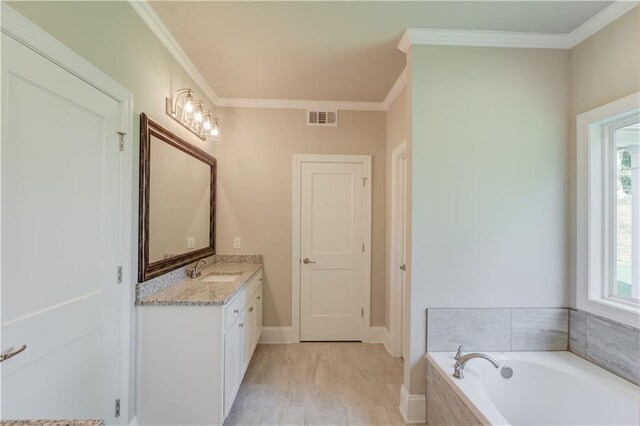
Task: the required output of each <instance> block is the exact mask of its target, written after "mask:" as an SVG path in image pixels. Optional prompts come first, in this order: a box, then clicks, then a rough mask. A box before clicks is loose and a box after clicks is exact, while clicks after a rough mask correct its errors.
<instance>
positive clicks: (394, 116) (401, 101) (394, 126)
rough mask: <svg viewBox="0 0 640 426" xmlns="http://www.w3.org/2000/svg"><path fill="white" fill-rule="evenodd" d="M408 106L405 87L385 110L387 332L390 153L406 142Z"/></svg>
mask: <svg viewBox="0 0 640 426" xmlns="http://www.w3.org/2000/svg"><path fill="white" fill-rule="evenodd" d="M408 107H409V105H408V104H407V88H406V86H405V87H404V88H403V89H402V90H401V91H400V93H399V94H398V96H397V97H396V99H395V100H394V101H393V103H392V104H391V105H390V106H389V109H388V110H387V150H386V155H387V167H386V175H387V181H386V184H387V185H386V188H387V190H386V191H387V209H386V222H385V224H386V240H387V244H386V275H385V301H386V303H385V317H384V325H385V327H387V330H389V329H390V325H391V319H390V315H391V309H390V304H389V302H390V297H391V280H392V278H391V273H392V271H391V249H392V248H391V163H392V158H391V153H392V151H393V150H394V149H395V148H396V147H397V146H398V145H400V144H401V143H402V142H404V141H408V140H409V137H410V134H411V129H410V127H409V117H408V114H409V109H408Z"/></svg>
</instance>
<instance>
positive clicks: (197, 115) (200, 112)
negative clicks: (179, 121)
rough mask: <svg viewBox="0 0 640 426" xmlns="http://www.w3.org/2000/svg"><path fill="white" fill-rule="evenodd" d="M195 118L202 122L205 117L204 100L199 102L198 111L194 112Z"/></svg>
mask: <svg viewBox="0 0 640 426" xmlns="http://www.w3.org/2000/svg"><path fill="white" fill-rule="evenodd" d="M193 119H194V120H196V121H197V122H198V123H202V120H203V119H204V111H203V109H202V102H198V106H197V107H196V112H195V113H194V114H193Z"/></svg>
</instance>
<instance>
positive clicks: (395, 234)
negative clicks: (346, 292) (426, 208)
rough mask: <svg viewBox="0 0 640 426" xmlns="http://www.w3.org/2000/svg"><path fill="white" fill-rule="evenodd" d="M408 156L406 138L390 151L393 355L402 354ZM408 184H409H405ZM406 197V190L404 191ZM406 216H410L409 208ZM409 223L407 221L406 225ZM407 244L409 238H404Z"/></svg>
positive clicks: (390, 306) (390, 333) (391, 333)
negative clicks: (402, 268) (405, 166)
mask: <svg viewBox="0 0 640 426" xmlns="http://www.w3.org/2000/svg"><path fill="white" fill-rule="evenodd" d="M405 158H407V141H406V140H405V141H403V142H402V143H400V144H399V145H398V146H396V147H395V148H394V149H393V151H392V152H391V259H390V263H389V265H390V269H391V270H390V271H389V285H390V292H389V295H390V297H389V308H390V309H389V322H390V324H389V335H390V338H389V340H390V349H391V355H392V356H394V357H400V356H402V329H403V326H402V317H403V315H402V310H403V309H402V303H403V300H402V287H401V286H400V285H399V284H400V283H401V282H402V271H400V266H402V253H401V251H400V250H399V249H398V245H399V242H400V240H401V239H402V238H401V234H402V232H403V229H402V217H401V214H402V208H401V206H400V203H401V200H400V193H401V191H403V190H404V189H403V188H402V187H401V185H402V183H403V181H402V176H401V174H402V173H403V169H402V160H403V159H405ZM405 187H406V186H405ZM405 197H406V194H405ZM404 216H405V217H404V220H405V221H406V220H407V215H406V212H405V214H404ZM405 226H406V225H405ZM405 248H406V241H405Z"/></svg>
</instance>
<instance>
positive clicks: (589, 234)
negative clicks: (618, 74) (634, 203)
mask: <svg viewBox="0 0 640 426" xmlns="http://www.w3.org/2000/svg"><path fill="white" fill-rule="evenodd" d="M639 115H640V93H635V94H633V95H630V96H627V97H625V98H622V99H619V100H617V101H614V102H612V103H610V104H607V105H604V106H602V107H599V108H596V109H593V110H591V111H587V112H585V113H582V114H580V115H578V117H577V133H576V136H577V184H578V185H577V200H576V201H577V206H576V213H577V222H576V225H577V239H576V282H575V285H576V307H577V308H578V309H581V310H584V311H586V312H590V313H592V314H595V315H599V316H602V317H605V318H608V319H611V320H614V321H617V322H620V323H623V324H626V325H630V326H633V327H639V326H640V305H639V304H638V303H637V302H635V301H633V300H630V299H626V298H620V297H616V296H615V295H613V294H612V293H611V290H612V287H611V285H612V281H611V280H612V279H616V277H615V276H614V274H615V271H616V269H615V268H616V264H615V262H616V258H615V254H616V251H615V250H616V228H615V226H616V208H617V205H614V204H615V198H612V194H613V197H615V194H616V192H615V191H616V188H615V184H616V175H615V173H616V170H617V169H616V167H617V166H616V163H615V161H616V157H615V155H613V154H614V153H615V151H614V150H615V147H612V144H613V143H614V141H613V140H612V134H613V132H615V129H617V128H620V127H624V125H626V124H625V123H629V124H630V123H631V122H635V120H636V119H637V117H638V116H639Z"/></svg>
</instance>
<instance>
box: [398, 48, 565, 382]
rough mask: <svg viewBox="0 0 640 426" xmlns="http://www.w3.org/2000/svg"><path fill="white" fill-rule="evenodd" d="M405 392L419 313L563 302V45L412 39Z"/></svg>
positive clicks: (416, 368)
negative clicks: (446, 44)
mask: <svg viewBox="0 0 640 426" xmlns="http://www.w3.org/2000/svg"><path fill="white" fill-rule="evenodd" d="M412 55H413V58H412V75H411V79H412V85H413V90H412V123H413V124H412V139H413V143H412V149H413V157H412V159H413V208H412V216H413V242H412V256H413V258H414V259H420V261H419V262H414V263H413V266H412V287H411V292H412V293H411V314H410V315H411V335H412V340H411V348H410V353H409V357H408V358H409V359H410V362H411V363H412V365H411V383H410V391H411V393H422V392H424V369H423V362H422V360H423V357H424V353H425V350H426V341H425V333H426V315H425V308H433V307H513V306H518V307H561V306H567V304H568V302H569V297H568V285H567V282H568V274H569V268H568V264H569V262H568V243H569V242H568V237H567V232H566V230H567V226H568V225H567V217H568V215H567V210H568V203H567V198H568V197H569V191H568V189H569V188H568V176H567V172H566V165H567V163H568V159H569V151H568V128H567V123H568V110H569V52H568V51H565V50H543V49H507V48H482V47H443V46H414V47H413V49H412Z"/></svg>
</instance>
